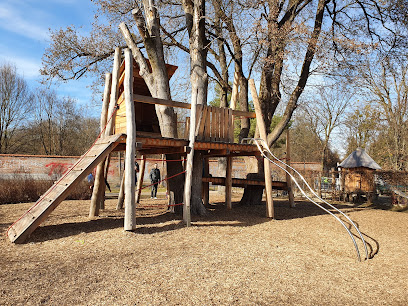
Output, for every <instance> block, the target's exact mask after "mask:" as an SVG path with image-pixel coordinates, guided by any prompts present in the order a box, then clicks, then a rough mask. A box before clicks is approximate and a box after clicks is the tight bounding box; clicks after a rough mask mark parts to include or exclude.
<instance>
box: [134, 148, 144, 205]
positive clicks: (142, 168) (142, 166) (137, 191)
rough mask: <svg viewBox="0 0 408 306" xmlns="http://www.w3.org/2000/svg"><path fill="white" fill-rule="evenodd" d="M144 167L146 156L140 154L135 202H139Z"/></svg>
mask: <svg viewBox="0 0 408 306" xmlns="http://www.w3.org/2000/svg"><path fill="white" fill-rule="evenodd" d="M145 168H146V156H145V155H142V162H141V163H140V174H139V179H138V181H137V187H136V189H137V190H136V203H139V201H140V195H141V193H142V186H143V177H144V172H145Z"/></svg>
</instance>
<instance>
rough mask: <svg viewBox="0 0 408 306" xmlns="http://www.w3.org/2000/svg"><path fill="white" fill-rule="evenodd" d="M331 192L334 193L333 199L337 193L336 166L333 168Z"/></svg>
mask: <svg viewBox="0 0 408 306" xmlns="http://www.w3.org/2000/svg"><path fill="white" fill-rule="evenodd" d="M331 179H332V183H331V194H332V198H331V199H332V201H334V200H335V195H336V168H331Z"/></svg>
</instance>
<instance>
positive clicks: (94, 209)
mask: <svg viewBox="0 0 408 306" xmlns="http://www.w3.org/2000/svg"><path fill="white" fill-rule="evenodd" d="M120 57H121V52H120V48H116V49H115V55H114V60H113V70H112V82H111V89H110V97H109V107H108V115H107V117H106V118H107V120H108V119H109V118H111V116H112V114H113V112H114V111H115V106H116V101H117V98H118V97H117V86H118V81H119V69H120ZM113 126H114V125H113V118H112V119H111V120H110V121H109V122H107V125H106V129H105V136H109V135H112V130H113ZM108 159H109V157H107V159H106V160H108ZM108 165H109V162H108V161H106V162H105V169H106V168H107V166H108ZM104 175H105V176H104V177H105V179H106V175H107V170H106V171H105V173H104ZM100 206H101V204H100V203H97V201H96V200H95V201H91V204H90V208H89V218H93V217H96V216H99V208H100ZM102 206H103V205H102Z"/></svg>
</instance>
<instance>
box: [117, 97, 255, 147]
mask: <svg viewBox="0 0 408 306" xmlns="http://www.w3.org/2000/svg"><path fill="white" fill-rule="evenodd" d="M119 99H123V97H122V96H120V97H119ZM133 100H134V102H136V103H138V102H139V103H147V104H160V105H166V106H170V107H177V108H184V109H191V105H190V104H188V103H183V102H177V101H171V100H163V99H157V98H152V97H148V96H141V95H136V94H134V95H133ZM241 116H244V117H248V118H255V117H256V115H255V113H252V112H245V111H240V110H233V109H230V108H224V107H214V106H203V105H197V116H196V118H197V122H196V123H197V124H196V131H195V135H196V139H197V140H198V141H202V142H227V143H233V142H234V125H233V118H234V117H241ZM189 119H190V118H189V117H187V118H186V125H185V134H184V138H185V139H188V133H189V126H190V121H189ZM116 120H117V122H116V125H117V126H116V127H117V128H120V127H122V126H125V125H126V113H125V109H124V108H123V110H121V109H119V111H118V118H117V119H116Z"/></svg>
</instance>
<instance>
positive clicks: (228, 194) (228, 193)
mask: <svg viewBox="0 0 408 306" xmlns="http://www.w3.org/2000/svg"><path fill="white" fill-rule="evenodd" d="M226 170H227V171H226V177H225V203H226V205H227V209H229V210H230V209H232V156H227V169H226Z"/></svg>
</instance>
